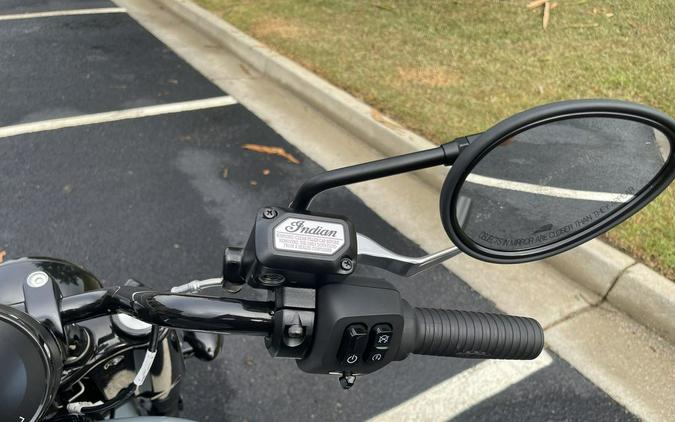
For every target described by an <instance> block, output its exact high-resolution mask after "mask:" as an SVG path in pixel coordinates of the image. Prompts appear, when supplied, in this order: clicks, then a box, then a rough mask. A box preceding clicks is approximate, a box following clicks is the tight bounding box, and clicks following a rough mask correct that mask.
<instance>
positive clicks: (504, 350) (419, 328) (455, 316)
mask: <svg viewBox="0 0 675 422" xmlns="http://www.w3.org/2000/svg"><path fill="white" fill-rule="evenodd" d="M414 312H415V328H416V330H415V343H414V349H413V353H415V354H419V355H434V356H452V357H461V358H474V359H522V360H529V359H534V358H536V357H537V356H539V354H540V353H541V351H542V350H543V348H544V330H543V328H542V327H541V325H540V324H539V323H538V322H537V321H536V320H534V319H532V318H526V317H518V316H511V315H499V314H491V313H482V312H466V311H454V310H447V309H433V308H415V311H414Z"/></svg>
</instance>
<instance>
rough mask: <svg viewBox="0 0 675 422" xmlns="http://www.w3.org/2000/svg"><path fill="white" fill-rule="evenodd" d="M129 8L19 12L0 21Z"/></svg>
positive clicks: (113, 11) (124, 11) (0, 18)
mask: <svg viewBox="0 0 675 422" xmlns="http://www.w3.org/2000/svg"><path fill="white" fill-rule="evenodd" d="M126 12H127V9H125V8H123V7H100V8H97V9H74V10H53V11H51V12H36V13H17V14H13V15H1V16H0V21H11V20H17V19H34V18H49V17H52V16H75V15H98V14H101V13H126Z"/></svg>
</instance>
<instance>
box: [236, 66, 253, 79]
mask: <svg viewBox="0 0 675 422" xmlns="http://www.w3.org/2000/svg"><path fill="white" fill-rule="evenodd" d="M239 68H240V69H241V71H242V72H244V73H245V74H246V75H248V76H251V75H252V73H251V70H249V68H248V67H246V65H245V64H244V63H239Z"/></svg>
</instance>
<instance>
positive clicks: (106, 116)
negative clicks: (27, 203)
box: [0, 95, 237, 138]
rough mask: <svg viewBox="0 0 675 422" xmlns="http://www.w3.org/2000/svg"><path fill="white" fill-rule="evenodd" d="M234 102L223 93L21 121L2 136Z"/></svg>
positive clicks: (2, 131)
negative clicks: (57, 117) (47, 118)
mask: <svg viewBox="0 0 675 422" xmlns="http://www.w3.org/2000/svg"><path fill="white" fill-rule="evenodd" d="M233 104H237V100H235V99H234V98H232V97H231V96H229V95H223V96H221V97H213V98H205V99H201V100H192V101H182V102H178V103H169V104H160V105H153V106H146V107H136V108H129V109H126V110H117V111H106V112H103V113H94V114H84V115H80V116H72V117H62V118H59V119H50V120H42V121H39V122H30V123H20V124H17V125H11V126H4V127H0V138H7V137H9V136H17V135H24V134H26V133H35V132H44V131H47V130H56V129H63V128H67V127H74V126H84V125H93V124H96V123H107V122H114V121H118V120H127V119H138V118H142V117H150V116H158V115H161V114H170V113H180V112H184V111H194V110H203V109H207V108H216V107H223V106H228V105H233Z"/></svg>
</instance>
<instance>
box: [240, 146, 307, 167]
mask: <svg viewBox="0 0 675 422" xmlns="http://www.w3.org/2000/svg"><path fill="white" fill-rule="evenodd" d="M241 147H242V148H244V149H247V150H249V151H254V152H260V153H262V154H270V155H278V156H279V157H283V158H285V159H287V160H288V161H290V162H291V163H293V164H300V160H298V159H297V158H295V157H294V156H293V155H291V154H290V153H288V152H286V150H285V149H283V148H281V147H270V146H267V145H258V144H244V145H242V146H241Z"/></svg>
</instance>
